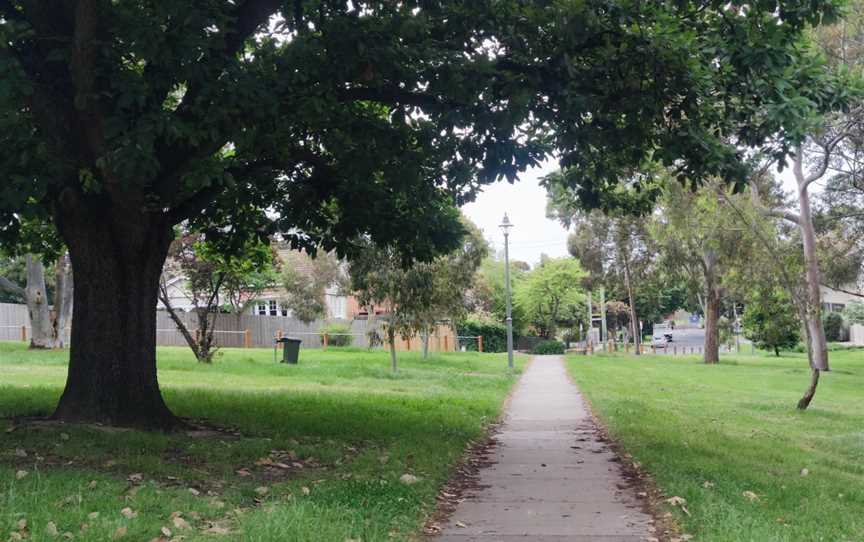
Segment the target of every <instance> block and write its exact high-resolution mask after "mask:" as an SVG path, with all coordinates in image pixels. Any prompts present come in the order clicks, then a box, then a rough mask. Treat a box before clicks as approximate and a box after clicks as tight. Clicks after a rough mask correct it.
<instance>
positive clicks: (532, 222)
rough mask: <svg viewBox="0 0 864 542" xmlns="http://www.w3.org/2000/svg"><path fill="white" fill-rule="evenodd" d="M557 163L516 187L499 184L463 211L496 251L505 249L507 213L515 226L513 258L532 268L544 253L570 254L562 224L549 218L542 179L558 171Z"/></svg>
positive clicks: (532, 173)
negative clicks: (501, 225)
mask: <svg viewBox="0 0 864 542" xmlns="http://www.w3.org/2000/svg"><path fill="white" fill-rule="evenodd" d="M557 167H558V166H557V163H556V161H554V160H552V161H548V162H546V163H545V164H543V166H541V167H538V168H534V169H531V170H529V171H526V172H525V173H523V174H522V175H521V176H520V178H519V180H518V181H517V182H516V183H515V184H509V183H507V182H499V183H495V184H493V185H490V186H487V187H486V189H485V191H484V192H483V193H482V194H480V195H479V196H477V200H476V201H475V202H474V203H469V204H468V205H466V206H464V207H463V208H462V210H463V212H464V213H465V214H466V215H467V216H468V218H470V219H471V220H472V221H473V222H474V223H475V224H477V226H479V227H480V229H482V230H483V234H484V235H485V236H486V238H487V239H489V241H491V242H492V244H493V246H494V247H495V250H503V249H504V236H503V234H502V233H501V228H499V227H498V225H499V224H501V219H502V218H504V213H505V212H506V213H507V214H508V216H509V217H510V222H512V223H513V225H514V227H513V228H512V229H511V230H510V258H511V259H513V260H522V261H525V262H528V263H529V264H531V265H532V266H533V265H534V264H536V263H537V262H539V261H540V255H541V254H548V255H549V256H554V257H558V256H566V255H567V230H565V229H564V228H563V227H562V226H561V225H560V224H559V223H558V222H556V221H554V220H549V219H547V218H546V191H545V190H544V189H543V188H542V187H541V186H540V184H539V181H540V177H542V176H544V175H546V174H547V173H551V172H552V171H554V170H555V169H556V168H557Z"/></svg>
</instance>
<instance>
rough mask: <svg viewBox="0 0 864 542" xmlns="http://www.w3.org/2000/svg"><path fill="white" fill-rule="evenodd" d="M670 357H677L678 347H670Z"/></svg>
mask: <svg viewBox="0 0 864 542" xmlns="http://www.w3.org/2000/svg"><path fill="white" fill-rule="evenodd" d="M672 355H678V345H677V344H676V345H675V346H673V347H672Z"/></svg>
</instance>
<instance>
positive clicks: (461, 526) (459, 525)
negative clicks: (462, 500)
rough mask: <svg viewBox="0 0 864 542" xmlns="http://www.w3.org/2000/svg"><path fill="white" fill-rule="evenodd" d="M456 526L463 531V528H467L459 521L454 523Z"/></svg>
mask: <svg viewBox="0 0 864 542" xmlns="http://www.w3.org/2000/svg"><path fill="white" fill-rule="evenodd" d="M456 526H457V527H459V528H460V529H464V528H465V527H467V525H465V524H464V523H462V522H461V521H457V522H456Z"/></svg>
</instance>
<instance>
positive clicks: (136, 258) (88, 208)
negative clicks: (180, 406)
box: [54, 190, 178, 430]
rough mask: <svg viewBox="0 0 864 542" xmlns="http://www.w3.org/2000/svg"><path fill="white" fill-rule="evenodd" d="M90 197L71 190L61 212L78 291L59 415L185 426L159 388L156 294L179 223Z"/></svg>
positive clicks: (135, 205) (137, 205) (140, 205)
mask: <svg viewBox="0 0 864 542" xmlns="http://www.w3.org/2000/svg"><path fill="white" fill-rule="evenodd" d="M70 192H71V193H70ZM129 199H131V198H126V199H125V201H128V200H129ZM88 200H89V201H84V196H83V195H81V194H79V193H74V192H72V191H71V190H70V191H67V193H65V194H64V195H63V196H61V197H60V201H59V204H58V205H57V207H56V211H55V223H56V224H57V226H58V230H59V231H60V233H61V235H62V236H63V239H64V240H65V242H66V245H67V246H68V247H69V255H70V257H71V260H72V266H73V268H74V269H75V274H76V287H75V290H74V295H73V299H74V301H73V312H72V314H73V316H72V344H71V348H70V352H69V372H68V377H67V381H66V388H65V390H64V391H63V395H62V396H61V398H60V402H59V404H58V406H57V409H56V411H55V412H54V418H56V419H60V420H63V421H68V422H100V423H107V424H111V425H121V426H134V427H143V428H151V429H163V430H167V429H170V428H172V427H175V426H176V425H177V423H178V422H177V420H176V418H175V417H174V415H173V414H172V413H171V411H170V410H169V409H168V407H167V406H166V404H165V402H164V401H163V399H162V395H161V393H160V391H159V383H158V379H157V373H156V297H157V291H158V288H159V277H160V275H161V271H162V266H163V264H164V262H165V258H166V256H167V252H168V246H169V244H170V241H171V237H172V235H173V232H172V228H171V224H170V222H169V220H168V219H167V218H165V215H163V214H161V213H159V212H158V211H153V212H148V211H147V210H146V204H145V202H144V201H132V202H130V203H128V204H126V205H122V206H121V205H118V204H116V203H114V202H112V201H111V199H110V198H109V197H107V196H104V195H103V196H101V197H99V196H95V197H94V196H90V197H88ZM118 201H124V200H123V199H121V198H118ZM112 205H113V208H112ZM95 217H99V218H101V220H97V219H96V218H95Z"/></svg>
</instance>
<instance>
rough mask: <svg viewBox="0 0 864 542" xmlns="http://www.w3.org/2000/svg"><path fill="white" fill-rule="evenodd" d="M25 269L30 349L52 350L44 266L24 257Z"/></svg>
mask: <svg viewBox="0 0 864 542" xmlns="http://www.w3.org/2000/svg"><path fill="white" fill-rule="evenodd" d="M24 260H25V262H26V268H27V286H26V287H25V288H24V292H25V293H24V299H25V301H26V303H27V312H28V314H29V316H30V348H33V349H48V348H54V325H53V322H52V320H51V311H50V309H49V303H50V300H49V299H48V292H47V291H46V289H45V266H44V265H42V260H40V259H39V258H38V257H37V256H34V255H33V254H27V255H26V256H25V257H24Z"/></svg>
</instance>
